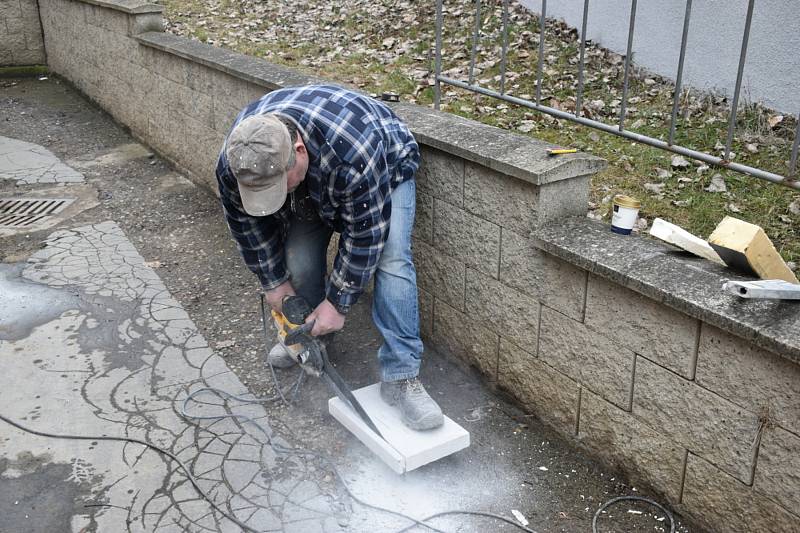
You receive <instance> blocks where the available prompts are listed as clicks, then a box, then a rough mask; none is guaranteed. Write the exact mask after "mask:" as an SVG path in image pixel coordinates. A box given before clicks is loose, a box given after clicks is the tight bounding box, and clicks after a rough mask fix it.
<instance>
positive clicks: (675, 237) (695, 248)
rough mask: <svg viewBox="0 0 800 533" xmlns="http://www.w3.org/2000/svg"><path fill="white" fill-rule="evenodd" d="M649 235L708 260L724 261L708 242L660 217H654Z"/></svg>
mask: <svg viewBox="0 0 800 533" xmlns="http://www.w3.org/2000/svg"><path fill="white" fill-rule="evenodd" d="M650 235H652V236H653V237H656V238H658V239H661V240H662V241H665V242H668V243H670V244H672V245H675V246H677V247H678V248H682V249H684V250H686V251H687V252H691V253H693V254H694V255H697V256H700V257H703V258H705V259H708V260H709V261H713V262H715V263H717V264H720V265H725V261H723V260H722V259H720V257H719V255H718V254H717V252H715V251H714V249H713V248H712V247H711V245H710V244H708V243H707V242H706V241H704V240H703V239H701V238H700V237H696V236H695V235H692V234H691V233H689V232H688V231H686V230H685V229H683V228H682V227H680V226H676V225H675V224H672V223H670V222H667V221H666V220H663V219H661V218H657V219H655V220H654V221H653V225H652V226H651V228H650Z"/></svg>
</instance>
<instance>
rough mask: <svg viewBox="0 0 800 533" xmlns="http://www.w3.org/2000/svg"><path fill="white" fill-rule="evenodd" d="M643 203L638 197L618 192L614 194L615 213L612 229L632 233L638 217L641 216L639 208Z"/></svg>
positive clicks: (622, 232) (623, 233)
mask: <svg viewBox="0 0 800 533" xmlns="http://www.w3.org/2000/svg"><path fill="white" fill-rule="evenodd" d="M640 207H642V203H641V202H640V201H639V200H637V199H636V198H632V197H630V196H626V195H624V194H618V195H616V196H614V213H613V215H612V216H611V231H613V232H614V233H621V234H622V235H630V233H631V230H632V229H633V226H635V225H636V219H637V218H639V208H640Z"/></svg>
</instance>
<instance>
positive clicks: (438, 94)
mask: <svg viewBox="0 0 800 533" xmlns="http://www.w3.org/2000/svg"><path fill="white" fill-rule="evenodd" d="M442 2H443V0H436V59H435V60H434V65H435V66H434V69H435V71H436V72H435V78H434V86H433V108H434V109H436V110H437V111H438V110H439V105H440V104H441V101H442V84H441V82H440V81H439V77H440V76H441V75H442Z"/></svg>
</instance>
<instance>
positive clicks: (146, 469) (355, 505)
mask: <svg viewBox="0 0 800 533" xmlns="http://www.w3.org/2000/svg"><path fill="white" fill-rule="evenodd" d="M0 135H2V139H11V140H12V141H13V142H11V143H8V142H4V144H3V145H2V146H3V147H7V146H16V147H18V150H23V151H27V152H28V153H35V154H38V155H41V156H42V157H44V156H45V155H46V154H48V153H49V154H51V155H52V157H57V158H58V161H56V162H53V161H50V163H49V164H50V165H51V168H56V167H58V168H61V166H64V167H66V168H72V169H75V168H79V169H80V170H81V172H82V173H83V176H84V180H85V183H84V184H83V185H80V187H84V188H86V187H90V188H91V189H92V190H93V191H94V193H93V198H92V200H93V202H92V203H91V207H87V208H86V209H85V210H76V211H75V214H74V215H72V216H70V217H69V218H67V219H66V220H62V221H60V222H59V223H58V225H57V227H56V228H49V229H43V230H38V231H37V230H33V231H31V232H28V233H18V234H15V235H12V236H8V237H5V238H2V237H0V361H2V363H3V369H4V372H3V373H1V374H0V406H1V407H0V411H2V414H3V415H5V416H8V417H10V418H12V419H14V420H17V421H18V422H19V423H21V424H23V425H26V426H29V427H31V428H34V429H36V430H39V431H46V432H52V433H58V434H64V433H68V434H81V435H96V436H100V435H109V436H127V437H131V438H136V439H142V440H146V441H148V442H152V443H153V444H155V445H158V446H161V447H163V448H165V449H167V450H169V451H170V452H171V453H173V454H175V455H176V456H177V457H178V458H180V459H181V460H182V461H184V462H185V463H186V465H187V466H188V467H189V468H190V469H191V471H192V472H193V473H194V475H195V476H196V477H197V479H198V482H199V483H200V486H201V487H203V489H204V490H207V491H208V492H209V493H210V495H211V497H212V498H213V499H214V501H215V502H216V503H217V504H218V505H220V506H221V507H222V508H223V509H224V510H225V511H226V512H227V513H231V514H233V515H234V516H235V517H236V518H237V520H240V521H244V522H246V523H247V524H248V525H250V526H252V527H253V528H255V529H257V530H259V531H290V532H291V531H296V532H335V531H347V532H372V531H397V530H399V529H402V528H403V527H405V526H407V525H408V524H409V522H408V521H407V520H406V519H404V518H401V517H398V516H395V515H392V514H390V513H386V512H382V511H377V510H375V509H372V508H369V507H367V506H364V505H362V504H361V503H359V502H358V501H357V500H356V499H354V498H353V497H352V495H355V496H356V497H358V498H359V499H361V500H364V501H367V502H369V503H371V504H373V505H379V506H383V507H387V508H390V509H392V510H395V511H400V512H402V513H406V514H410V515H413V516H415V517H420V518H421V517H424V516H428V515H430V514H433V513H436V512H441V511H445V510H449V509H471V510H483V511H490V512H494V513H499V514H502V515H504V516H507V517H511V510H512V509H516V510H519V511H520V512H522V514H523V515H525V516H526V517H527V518H528V520H530V522H531V525H530V527H532V528H534V529H535V530H536V531H539V532H556V531H558V532H561V531H564V532H571V531H590V530H591V518H592V515H593V513H594V510H595V509H596V508H597V507H599V505H601V504H602V503H603V502H605V501H606V500H608V499H610V498H611V497H614V496H617V495H622V494H631V493H632V490H633V488H632V487H630V486H628V485H626V484H625V483H624V482H623V481H622V480H620V479H619V478H618V477H617V476H616V475H615V473H614V472H612V471H608V470H606V469H603V468H601V467H600V466H598V465H597V464H595V463H594V462H592V461H591V460H589V459H588V458H586V457H585V456H584V455H582V454H581V453H580V452H579V451H576V450H575V449H574V448H573V447H571V445H569V444H567V443H565V442H564V441H562V440H561V439H559V438H558V437H557V436H555V435H554V434H553V433H551V432H550V431H549V430H547V429H546V428H545V427H543V426H542V425H541V424H540V423H539V422H538V421H536V420H535V419H532V418H529V417H526V416H525V415H524V414H523V413H521V412H520V411H518V410H517V409H516V408H514V407H513V406H512V405H509V404H508V403H506V402H505V401H504V400H503V399H502V398H499V397H497V396H496V395H495V394H493V392H492V391H491V390H489V389H488V388H487V387H486V386H485V385H484V384H483V383H482V381H481V380H480V378H479V377H477V376H476V375H475V374H474V373H473V372H472V371H471V370H470V369H467V368H464V367H463V366H462V365H461V364H459V363H458V362H457V361H453V360H449V359H447V358H445V357H442V356H440V355H439V354H437V353H436V352H435V351H433V350H430V349H429V350H427V351H426V356H425V357H426V359H425V363H424V364H423V380H424V381H425V382H426V385H427V386H428V389H429V390H430V391H431V392H432V394H433V395H434V396H435V397H436V399H437V400H438V401H439V402H440V403H441V405H442V407H443V409H444V411H445V412H446V413H447V414H448V416H450V417H451V418H453V419H454V420H455V421H456V422H458V423H459V424H461V425H462V426H464V427H465V428H466V429H467V430H468V431H470V433H471V440H472V445H471V446H470V448H468V449H467V450H464V451H462V452H459V453H457V454H455V455H452V456H450V457H447V458H445V459H442V460H440V461H438V462H436V463H433V464H430V465H427V466H425V467H423V468H420V469H419V470H416V471H414V472H411V473H408V474H405V475H404V476H398V475H396V474H394V473H393V472H392V471H391V470H390V469H389V468H388V467H387V466H386V465H384V464H383V463H381V462H380V460H379V459H377V458H375V457H374V456H372V455H371V454H370V452H369V451H368V450H367V449H366V448H365V447H364V446H363V445H362V444H361V443H360V442H358V441H357V440H356V439H355V438H354V437H353V436H352V435H350V434H349V433H348V432H347V431H346V430H344V429H343V428H342V427H341V426H340V425H338V423H337V422H336V421H334V420H333V419H332V418H331V417H330V416H329V415H328V414H327V406H326V403H327V399H328V397H329V396H330V393H329V391H328V390H327V389H326V388H325V386H324V385H323V384H322V383H321V382H319V381H314V380H307V382H306V383H305V384H304V385H303V387H302V388H301V390H300V400H299V401H298V402H297V403H296V404H294V405H291V406H286V405H283V404H282V403H280V402H267V403H264V404H253V403H246V402H242V401H238V400H235V399H230V398H227V399H225V398H222V397H219V396H215V395H213V394H210V393H209V394H203V395H202V396H198V397H197V402H195V403H192V404H191V405H190V406H189V408H190V410H191V412H192V413H194V414H200V415H209V416H213V415H219V414H223V413H228V414H230V413H235V414H236V415H244V416H247V417H249V418H250V419H252V420H254V421H255V422H256V423H258V426H256V425H255V424H253V423H252V422H250V421H248V420H245V419H243V418H238V419H234V418H225V419H222V420H194V421H192V420H187V419H186V418H184V417H182V416H181V415H180V409H181V405H182V402H183V400H184V399H185V398H186V397H187V394H189V393H191V392H195V391H198V390H199V389H201V388H203V387H219V388H221V389H224V390H226V391H228V392H231V393H234V394H238V395H248V394H251V395H255V396H259V397H269V396H272V395H274V394H275V387H274V384H273V382H272V378H271V376H270V374H269V372H268V371H267V369H266V368H265V366H264V364H263V360H262V359H263V354H264V339H263V336H262V332H261V322H260V312H259V302H258V297H257V294H258V292H257V290H258V286H257V281H256V279H255V277H254V276H252V274H250V272H249V271H247V269H246V268H245V267H244V265H243V264H242V262H241V260H240V258H239V256H238V252H237V251H236V248H235V245H234V243H233V241H232V240H231V239H230V237H229V236H228V233H227V228H226V227H225V225H224V221H223V219H222V215H221V210H220V208H219V205H218V203H217V200H216V198H215V197H214V196H213V194H212V193H211V191H209V190H206V189H204V188H201V187H197V186H195V185H194V184H192V183H191V182H190V181H189V180H187V179H186V178H184V177H183V176H181V175H180V174H178V173H176V172H175V171H173V170H172V169H171V168H170V167H169V166H168V165H167V164H166V163H165V162H164V161H162V160H161V159H159V158H158V157H157V156H155V155H153V154H152V153H151V151H150V150H148V149H147V148H146V147H142V146H141V145H139V144H137V143H135V142H134V141H133V140H132V139H131V138H130V136H129V135H128V134H127V133H125V132H124V131H123V130H122V129H121V128H120V127H119V126H118V125H116V124H115V123H114V122H113V121H112V120H111V119H110V118H109V117H108V116H107V115H105V114H104V113H103V112H102V111H101V110H99V109H97V108H95V107H94V106H92V105H91V104H89V103H88V102H86V101H85V100H83V99H82V98H81V97H80V96H78V95H77V94H76V93H75V92H74V91H73V90H71V89H69V88H67V87H66V86H65V85H63V84H62V83H60V82H59V81H58V80H57V79H53V78H51V79H50V80H47V81H37V80H35V79H30V80H16V81H13V82H4V81H2V80H0ZM32 145H37V146H39V147H41V149H40V148H36V147H35V146H34V148H31V146H32ZM43 154H44V155H43ZM6 155H7V154H6ZM26 157H27V156H26ZM7 160H9V161H20V160H21V159H20V158H18V157H16V155H14V154H12V157H10V158H8V159H7ZM28 164H29V165H30V169H31V173H30V174H31V176H37V175H38V172H39V170H38V169H41V168H43V167H44V166H43V165H42V164H40V162H39V161H30V160H29V161H28ZM53 165H55V166H53ZM0 168H3V167H0ZM14 168H16V170H14V176H16V177H15V178H14V179H0V198H7V197H12V196H16V195H21V194H26V195H27V194H35V193H36V192H37V191H43V190H46V189H45V187H52V186H53V184H52V183H49V184H43V183H38V182H35V180H28V179H27V177H26V175H25V171H24V166H17V167H14ZM70 172H75V173H78V171H77V170H65V171H64V174H63V175H65V176H69V175H71V174H70ZM0 173H2V172H0ZM19 177H22V181H20V180H19V179H17V178H19ZM75 187H78V186H77V185H71V184H66V185H63V186H61V187H60V189H61V194H62V195H64V196H69V195H70V194H71V193H70V191H71V190H73V188H75ZM81 194H82V195H83V196H81V197H80V199H79V200H76V203H78V202H82V201H84V200H85V198H84V197H85V192H82V193H81ZM76 196H78V195H77V194H76ZM95 204H96V205H95ZM378 345H379V337H378V335H377V332H376V331H375V330H374V328H373V326H372V324H371V321H370V313H369V301H368V298H366V297H365V298H364V299H363V301H362V302H360V303H359V305H357V306H356V308H355V309H354V310H353V312H352V314H351V316H349V317H348V323H347V325H346V328H345V331H343V332H342V333H341V334H340V335H339V336H338V337H337V340H336V342H335V344H334V346H333V349H332V350H331V358H332V360H333V362H334V364H336V365H337V368H338V369H339V371H340V372H341V373H342V375H343V376H344V378H345V379H346V380H347V381H348V382H349V383H350V384H351V386H352V387H353V388H357V387H361V386H365V385H367V384H370V383H372V382H374V381H376V380H377V373H376V372H377V365H376V361H375V351H376V349H377V347H378ZM295 376H296V374H295V371H294V370H289V371H284V372H280V373H279V376H278V378H279V379H280V381H281V383H282V384H284V385H289V384H291V383H292V382H293V381H294V379H295ZM259 427H260V428H261V429H259ZM267 436H270V438H271V440H272V442H273V443H276V444H278V445H279V446H280V447H281V449H282V448H283V447H293V448H295V447H296V448H303V449H307V450H310V451H312V452H314V453H315V454H318V455H314V456H312V455H308V454H306V453H304V452H301V451H299V450H297V449H296V450H295V451H296V453H277V452H276V450H275V448H273V447H272V446H270V444H269V443H268V439H267ZM319 454H321V455H324V456H326V457H329V458H330V462H329V461H328V460H326V459H322V458H320V456H319ZM334 466H335V468H336V471H338V473H339V474H340V475H341V479H342V480H343V481H344V482H345V483H346V485H347V487H348V489H347V490H346V489H345V487H344V486H343V484H342V482H341V481H340V480H339V479H338V478H337V475H336V472H335V471H334V469H333V467H334ZM540 467H545V468H546V470H543V469H541V468H540ZM348 490H349V491H351V493H348ZM636 493H637V494H638V492H636ZM644 495H646V494H644ZM656 499H657V498H656ZM627 508H640V509H641V510H643V511H644V513H643V514H642V515H630V514H627V516H625V515H626V513H625V509H627ZM650 511H651V510H650V509H649V508H647V507H636V506H628V507H625V508H620V509H619V512H618V513H616V515H617V519H618V520H619V521H618V522H613V521H608V522H607V526H606V529H604V531H605V530H608V531H612V530H615V529H614V528H615V527H616V528H617V529H616V530H624V531H637V530H642V531H643V530H648V531H653V530H654V528H655V530H656V531H658V530H659V528H661V529H660V530H664V527H663V522H656V521H655V518H657V516H658V515H657V514H653V513H651V512H650ZM620 524H624V525H623V526H620ZM435 526H436V527H437V528H441V529H442V530H445V531H462V532H478V531H487V530H490V531H516V529H515V528H514V527H513V526H510V525H508V524H504V523H500V522H497V521H492V520H489V519H486V518H480V517H470V516H449V517H444V518H439V519H436V521H435ZM240 530H241V529H240V528H239V527H238V526H237V525H235V524H234V523H233V522H231V521H229V520H227V519H226V518H224V517H223V516H221V515H220V514H219V513H218V512H216V511H214V510H212V509H211V507H210V506H209V505H208V503H207V502H206V501H204V500H203V499H202V498H201V497H200V496H199V495H198V493H197V492H196V491H195V490H194V489H193V487H192V485H191V484H190V483H189V482H188V479H187V477H186V476H185V474H184V473H183V472H182V471H181V470H180V468H179V467H178V466H177V464H176V463H175V462H173V461H171V460H170V459H169V458H167V457H165V456H163V455H159V454H157V453H155V452H153V451H152V450H149V449H146V448H145V447H144V446H142V445H140V444H132V443H121V442H110V441H100V440H81V441H78V440H63V439H50V438H46V437H41V436H35V435H32V434H29V433H25V432H22V431H20V430H18V429H15V428H12V427H11V426H8V425H5V424H4V423H3V422H0V531H2V532H5V531H14V532H24V531H31V532H34V531H36V532H39V531H74V532H83V531H137V532H138V531H192V532H204V531H240ZM679 530H681V531H687V529H686V528H685V527H680V528H679ZM414 531H422V529H421V528H417V529H415V530H414Z"/></svg>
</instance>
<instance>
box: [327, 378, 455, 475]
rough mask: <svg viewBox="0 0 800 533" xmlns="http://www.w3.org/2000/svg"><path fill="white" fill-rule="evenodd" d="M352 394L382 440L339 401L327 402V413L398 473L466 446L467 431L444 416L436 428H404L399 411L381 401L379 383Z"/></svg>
mask: <svg viewBox="0 0 800 533" xmlns="http://www.w3.org/2000/svg"><path fill="white" fill-rule="evenodd" d="M353 395H354V396H355V397H356V399H357V400H358V402H359V403H360V404H361V406H362V407H363V408H364V410H365V411H366V412H367V414H368V415H369V417H370V419H372V421H373V422H374V423H375V426H376V427H377V428H378V431H380V432H381V434H382V435H383V437H384V439H385V440H384V439H382V438H380V437H379V436H378V435H376V434H375V432H373V431H372V430H371V429H369V427H367V425H366V424H365V423H364V421H363V420H361V417H360V416H358V414H357V413H356V412H355V411H353V409H351V408H350V406H349V405H347V404H346V403H344V402H343V401H342V400H340V399H339V398H337V397H333V398H331V399H330V400H328V411H329V412H330V413H331V415H332V416H333V417H334V418H335V419H336V420H338V421H339V422H341V424H342V425H343V426H344V427H346V428H347V429H349V430H350V431H351V432H352V433H353V434H354V435H355V436H356V437H358V440H360V441H361V442H363V443H364V445H365V446H366V447H367V448H369V449H370V451H372V453H374V454H375V455H377V456H378V457H380V458H381V459H382V460H383V461H384V462H385V463H386V464H388V465H389V466H390V467H391V469H392V470H394V471H395V472H397V473H398V474H403V473H405V472H408V471H411V470H414V469H415V468H419V467H420V466H422V465H425V464H428V463H430V462H432V461H436V460H437V459H441V458H442V457H446V456H448V455H450V454H452V453H455V452H457V451H459V450H463V449H464V448H466V447H468V446H469V432H468V431H467V430H466V429H464V428H462V427H461V426H459V425H458V424H456V423H455V422H453V421H452V420H451V419H450V418H448V417H446V416H445V417H444V424H443V425H442V426H441V427H439V428H436V429H432V430H429V431H414V430H413V429H409V428H407V427H406V426H405V425H404V424H403V421H402V419H401V418H400V411H399V410H398V409H397V408H395V407H391V406H390V405H387V404H386V403H385V402H384V401H383V400H382V399H381V396H380V383H375V384H374V385H369V386H367V387H364V388H362V389H358V390H355V391H353Z"/></svg>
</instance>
